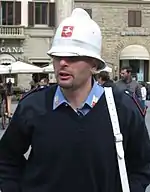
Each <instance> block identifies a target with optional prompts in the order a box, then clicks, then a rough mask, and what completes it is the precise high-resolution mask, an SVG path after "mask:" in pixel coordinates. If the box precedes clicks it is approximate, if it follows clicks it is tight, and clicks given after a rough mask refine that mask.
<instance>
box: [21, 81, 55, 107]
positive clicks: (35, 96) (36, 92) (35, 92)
mask: <svg viewBox="0 0 150 192" xmlns="http://www.w3.org/2000/svg"><path fill="white" fill-rule="evenodd" d="M56 87H57V86H56V85H52V86H48V87H36V88H33V89H32V90H31V91H29V92H27V93H25V94H24V95H23V96H22V98H21V99H20V103H26V102H29V101H30V102H32V101H33V102H34V101H35V100H36V101H37V100H42V99H44V97H45V95H46V93H48V94H49V96H51V94H53V93H54V92H55V90H56Z"/></svg>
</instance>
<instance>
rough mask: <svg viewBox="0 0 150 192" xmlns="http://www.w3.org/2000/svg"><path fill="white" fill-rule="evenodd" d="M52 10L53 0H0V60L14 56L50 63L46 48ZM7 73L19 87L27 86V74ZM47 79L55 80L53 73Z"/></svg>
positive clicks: (7, 61) (8, 60)
mask: <svg viewBox="0 0 150 192" xmlns="http://www.w3.org/2000/svg"><path fill="white" fill-rule="evenodd" d="M55 13H56V10H55V2H53V1H49V0H48V1H44V0H42V1H30V0H22V1H17V0H13V1H7V0H5V1H0V64H10V63H12V62H14V61H17V60H23V61H25V62H30V63H33V64H35V65H37V66H40V67H42V66H46V65H48V64H50V63H51V59H50V58H49V57H48V56H47V51H48V50H49V48H50V46H51V41H52V37H53V35H54V31H55V19H56V16H55ZM7 76H9V77H10V76H11V77H14V78H15V84H16V85H18V86H19V87H29V82H30V81H31V79H32V75H31V74H14V75H10V74H8V75H7ZM7 76H6V77H7ZM6 77H5V78H6ZM50 80H51V82H53V81H54V80H55V78H54V74H53V73H52V74H50Z"/></svg>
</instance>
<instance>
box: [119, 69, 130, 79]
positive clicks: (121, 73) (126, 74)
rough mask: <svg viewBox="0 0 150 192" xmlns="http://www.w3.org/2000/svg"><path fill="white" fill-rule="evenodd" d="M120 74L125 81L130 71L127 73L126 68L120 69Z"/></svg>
mask: <svg viewBox="0 0 150 192" xmlns="http://www.w3.org/2000/svg"><path fill="white" fill-rule="evenodd" d="M120 75H121V79H122V80H123V81H126V80H128V79H129V78H130V77H131V73H130V72H129V73H128V72H127V70H126V69H124V70H121V72H120Z"/></svg>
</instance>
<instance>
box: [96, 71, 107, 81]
mask: <svg viewBox="0 0 150 192" xmlns="http://www.w3.org/2000/svg"><path fill="white" fill-rule="evenodd" d="M97 78H98V79H100V78H101V80H102V81H108V80H110V76H109V73H108V72H107V71H101V72H100V73H99V74H97Z"/></svg>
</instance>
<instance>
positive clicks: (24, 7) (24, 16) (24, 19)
mask: <svg viewBox="0 0 150 192" xmlns="http://www.w3.org/2000/svg"><path fill="white" fill-rule="evenodd" d="M21 25H23V26H25V27H27V26H28V0H22V1H21Z"/></svg>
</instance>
